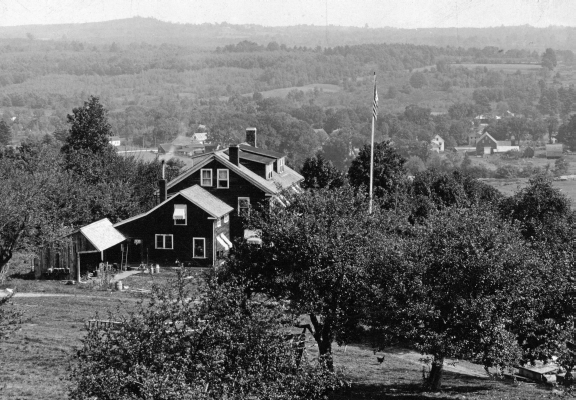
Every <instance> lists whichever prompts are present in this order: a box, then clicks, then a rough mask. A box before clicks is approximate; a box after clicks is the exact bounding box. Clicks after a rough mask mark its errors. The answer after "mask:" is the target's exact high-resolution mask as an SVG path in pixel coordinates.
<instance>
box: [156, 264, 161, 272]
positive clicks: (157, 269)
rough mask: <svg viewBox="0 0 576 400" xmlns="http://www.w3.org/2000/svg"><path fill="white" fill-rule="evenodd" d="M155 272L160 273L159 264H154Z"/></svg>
mask: <svg viewBox="0 0 576 400" xmlns="http://www.w3.org/2000/svg"><path fill="white" fill-rule="evenodd" d="M156 273H157V274H159V273H160V264H156Z"/></svg>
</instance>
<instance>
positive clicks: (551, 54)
mask: <svg viewBox="0 0 576 400" xmlns="http://www.w3.org/2000/svg"><path fill="white" fill-rule="evenodd" d="M556 65H558V62H557V60H556V52H555V51H554V50H553V49H551V48H548V49H546V51H545V52H544V54H542V67H543V68H548V69H549V70H553V69H554V68H556Z"/></svg>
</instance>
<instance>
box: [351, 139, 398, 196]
mask: <svg viewBox="0 0 576 400" xmlns="http://www.w3.org/2000/svg"><path fill="white" fill-rule="evenodd" d="M405 163H406V159H405V158H404V157H402V156H400V155H399V154H398V152H397V151H396V150H395V149H394V148H393V147H392V144H391V143H390V142H389V141H385V142H380V143H375V144H374V182H373V185H374V194H375V195H376V196H383V195H385V194H390V193H394V192H397V191H398V190H400V189H401V188H402V187H403V186H404V184H405V179H406V175H405V171H404V164H405ZM348 179H349V180H350V184H351V185H352V186H353V187H355V188H360V187H361V186H364V188H365V190H367V189H368V187H369V185H370V146H369V145H365V146H364V147H363V148H362V149H361V150H360V154H358V157H356V158H355V159H354V161H352V165H350V169H349V170H348Z"/></svg>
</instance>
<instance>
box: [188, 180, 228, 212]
mask: <svg viewBox="0 0 576 400" xmlns="http://www.w3.org/2000/svg"><path fill="white" fill-rule="evenodd" d="M194 186H197V185H194ZM194 186H192V187H194ZM199 187H200V188H202V186H199ZM184 190H186V189H184ZM208 193H209V194H210V192H208ZM178 194H180V195H182V196H183V197H184V198H186V199H188V200H189V201H190V202H192V203H193V204H194V205H196V207H198V208H200V209H201V210H203V211H204V212H205V213H206V214H208V215H210V216H212V217H214V218H220V217H223V216H224V215H226V214H230V213H231V212H232V211H234V209H233V208H232V207H230V206H229V205H228V204H226V203H224V202H223V201H222V200H220V199H218V200H219V201H222V203H224V204H226V205H227V206H228V207H230V211H227V212H225V213H224V214H220V215H218V214H214V213H213V212H210V211H208V210H206V209H205V208H204V207H202V206H201V205H200V204H198V203H197V202H195V201H194V200H192V198H191V197H188V196H186V194H184V193H181V192H178ZM210 195H211V196H214V195H213V194H210ZM214 197H216V196H214Z"/></svg>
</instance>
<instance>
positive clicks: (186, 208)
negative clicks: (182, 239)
mask: <svg viewBox="0 0 576 400" xmlns="http://www.w3.org/2000/svg"><path fill="white" fill-rule="evenodd" d="M174 205H175V206H176V204H174ZM178 205H179V206H184V209H185V210H186V212H185V214H184V215H185V216H186V217H185V218H184V219H175V220H174V225H176V226H186V225H188V206H187V205H186V204H178ZM179 221H183V222H182V223H178V222H179Z"/></svg>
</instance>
